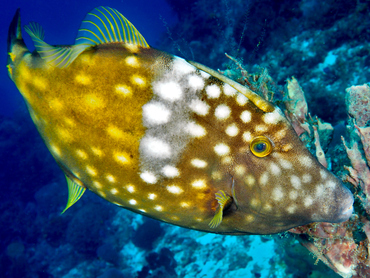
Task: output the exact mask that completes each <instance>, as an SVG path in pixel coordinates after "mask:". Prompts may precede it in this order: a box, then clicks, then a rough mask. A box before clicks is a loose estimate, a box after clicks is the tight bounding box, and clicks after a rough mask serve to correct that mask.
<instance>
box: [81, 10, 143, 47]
mask: <svg viewBox="0 0 370 278" xmlns="http://www.w3.org/2000/svg"><path fill="white" fill-rule="evenodd" d="M110 42H124V43H127V44H134V45H138V46H141V47H147V48H148V47H149V45H148V44H147V42H146V41H145V39H144V37H143V36H142V35H141V34H140V33H139V31H138V30H137V29H136V28H135V26H134V25H132V23H131V22H130V21H128V20H127V19H126V18H125V17H124V16H123V15H122V14H121V13H120V12H119V11H117V10H116V9H112V8H109V7H103V6H100V7H98V8H95V9H93V10H92V11H91V12H89V13H88V14H87V15H86V17H85V19H84V20H83V21H82V24H81V27H80V29H79V30H78V36H77V39H76V44H77V43H78V44H88V45H91V46H93V45H97V44H102V43H110Z"/></svg>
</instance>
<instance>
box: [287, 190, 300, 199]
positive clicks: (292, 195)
mask: <svg viewBox="0 0 370 278" xmlns="http://www.w3.org/2000/svg"><path fill="white" fill-rule="evenodd" d="M289 198H290V199H291V200H295V199H297V198H298V192H297V191H295V190H292V191H290V192H289Z"/></svg>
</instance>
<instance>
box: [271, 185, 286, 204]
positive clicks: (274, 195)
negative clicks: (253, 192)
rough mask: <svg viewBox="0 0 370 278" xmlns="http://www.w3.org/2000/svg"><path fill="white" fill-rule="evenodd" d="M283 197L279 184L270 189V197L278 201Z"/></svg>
mask: <svg viewBox="0 0 370 278" xmlns="http://www.w3.org/2000/svg"><path fill="white" fill-rule="evenodd" d="M283 197H284V193H283V191H282V190H281V187H280V186H278V187H275V188H274V190H272V198H273V199H274V200H275V201H280V200H281V199H282V198H283Z"/></svg>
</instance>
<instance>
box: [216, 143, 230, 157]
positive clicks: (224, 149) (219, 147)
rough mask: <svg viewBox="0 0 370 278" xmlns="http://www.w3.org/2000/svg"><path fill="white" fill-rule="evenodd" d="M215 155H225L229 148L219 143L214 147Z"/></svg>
mask: <svg viewBox="0 0 370 278" xmlns="http://www.w3.org/2000/svg"><path fill="white" fill-rule="evenodd" d="M214 150H215V152H216V154H218V155H219V156H223V155H227V154H228V153H229V152H230V147H229V146H228V145H226V144H224V143H219V144H217V145H216V146H215V147H214Z"/></svg>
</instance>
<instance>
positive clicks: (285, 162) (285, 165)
mask: <svg viewBox="0 0 370 278" xmlns="http://www.w3.org/2000/svg"><path fill="white" fill-rule="evenodd" d="M279 164H280V165H281V167H283V168H284V169H292V167H293V165H292V163H291V162H290V161H288V160H285V159H283V158H280V159H279Z"/></svg>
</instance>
